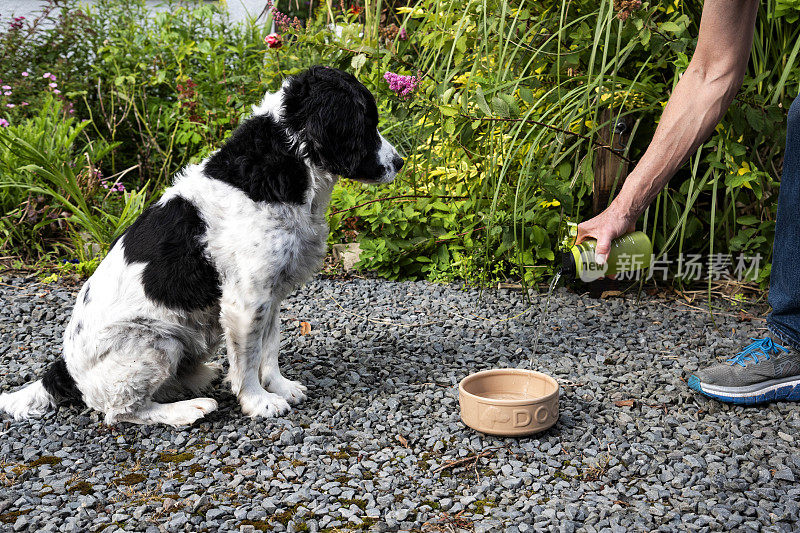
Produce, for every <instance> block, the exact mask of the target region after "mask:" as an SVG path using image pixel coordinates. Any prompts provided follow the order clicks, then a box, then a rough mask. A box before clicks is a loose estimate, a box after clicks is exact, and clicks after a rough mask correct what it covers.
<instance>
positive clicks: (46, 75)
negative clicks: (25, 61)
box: [42, 72, 50, 78]
mask: <svg viewBox="0 0 800 533" xmlns="http://www.w3.org/2000/svg"><path fill="white" fill-rule="evenodd" d="M42 77H43V78H49V77H50V73H49V72H45V73H44V74H42Z"/></svg>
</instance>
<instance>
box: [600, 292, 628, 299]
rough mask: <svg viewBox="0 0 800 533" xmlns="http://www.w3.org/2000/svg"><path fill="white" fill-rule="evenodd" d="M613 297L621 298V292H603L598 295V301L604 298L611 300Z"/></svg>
mask: <svg viewBox="0 0 800 533" xmlns="http://www.w3.org/2000/svg"><path fill="white" fill-rule="evenodd" d="M595 294H596V293H595ZM614 296H622V291H603V293H602V294H601V295H600V299H601V300H605V299H606V298H612V297H614Z"/></svg>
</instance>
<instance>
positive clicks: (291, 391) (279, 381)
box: [267, 374, 308, 405]
mask: <svg viewBox="0 0 800 533" xmlns="http://www.w3.org/2000/svg"><path fill="white" fill-rule="evenodd" d="M267 389H268V390H269V391H270V392H274V393H275V394H277V395H278V396H280V397H281V398H283V399H284V400H286V401H287V402H289V403H290V404H293V405H295V404H298V403H300V402H302V401H303V400H305V399H306V391H307V390H308V389H307V388H306V387H305V385H303V384H302V383H300V382H299V381H292V380H291V379H286V378H285V377H283V376H281V375H280V374H278V375H277V376H270V379H269V384H268V385H267Z"/></svg>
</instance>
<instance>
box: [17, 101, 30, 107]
mask: <svg viewBox="0 0 800 533" xmlns="http://www.w3.org/2000/svg"><path fill="white" fill-rule="evenodd" d="M19 105H20V106H22V107H25V106H26V105H30V104H28V102H22V103H20V104H19Z"/></svg>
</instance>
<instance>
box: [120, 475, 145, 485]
mask: <svg viewBox="0 0 800 533" xmlns="http://www.w3.org/2000/svg"><path fill="white" fill-rule="evenodd" d="M146 479H147V476H145V475H144V474H137V473H131V474H128V475H127V476H122V477H121V478H117V479H116V481H117V483H119V484H121V485H127V486H131V485H138V484H139V483H141V482H142V481H144V480H146Z"/></svg>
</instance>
